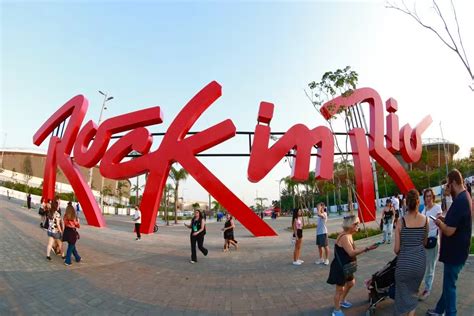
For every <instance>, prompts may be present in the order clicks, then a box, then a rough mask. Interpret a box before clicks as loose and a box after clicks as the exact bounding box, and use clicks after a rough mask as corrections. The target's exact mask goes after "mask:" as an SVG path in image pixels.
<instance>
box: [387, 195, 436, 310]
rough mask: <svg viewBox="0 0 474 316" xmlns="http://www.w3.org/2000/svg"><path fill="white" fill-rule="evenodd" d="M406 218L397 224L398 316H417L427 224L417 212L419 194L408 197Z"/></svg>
mask: <svg viewBox="0 0 474 316" xmlns="http://www.w3.org/2000/svg"><path fill="white" fill-rule="evenodd" d="M406 199H407V214H406V215H405V216H404V217H402V219H401V221H400V222H399V223H398V224H397V228H396V234H395V245H394V247H393V251H394V252H395V254H396V255H397V256H398V259H397V266H396V268H395V315H402V314H407V315H408V316H413V315H415V309H416V307H417V305H418V289H419V287H420V284H421V281H422V280H423V276H424V274H425V268H426V253H425V247H424V246H425V245H426V240H427V234H428V220H427V218H426V216H424V215H423V214H420V213H419V212H418V207H419V205H420V197H419V195H418V191H417V190H410V191H409V192H408V194H407V197H406Z"/></svg>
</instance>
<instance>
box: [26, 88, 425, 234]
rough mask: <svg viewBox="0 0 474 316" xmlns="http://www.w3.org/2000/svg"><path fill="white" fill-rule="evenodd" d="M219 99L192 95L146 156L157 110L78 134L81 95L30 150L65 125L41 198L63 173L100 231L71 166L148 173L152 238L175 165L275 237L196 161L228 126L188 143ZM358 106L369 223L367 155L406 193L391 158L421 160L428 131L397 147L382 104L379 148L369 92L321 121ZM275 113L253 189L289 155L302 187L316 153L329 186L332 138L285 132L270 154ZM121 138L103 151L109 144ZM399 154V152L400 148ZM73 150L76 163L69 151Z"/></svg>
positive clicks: (259, 147)
mask: <svg viewBox="0 0 474 316" xmlns="http://www.w3.org/2000/svg"><path fill="white" fill-rule="evenodd" d="M220 96H221V86H220V85H219V84H218V83H217V82H215V81H214V82H211V83H210V84H208V85H207V86H206V87H204V88H203V89H202V90H201V91H200V92H199V93H198V94H196V95H195V96H194V97H193V98H192V99H191V100H190V101H189V102H188V104H186V105H185V106H184V108H183V109H182V110H181V112H180V113H179V114H178V115H177V116H176V118H175V119H174V120H173V122H172V123H171V125H170V127H169V128H168V130H167V132H166V134H165V136H164V138H163V140H162V142H161V144H160V146H159V147H158V149H157V150H155V151H153V152H150V148H151V145H152V142H153V139H152V137H151V135H150V132H149V131H148V130H147V129H146V128H145V127H146V126H150V125H154V124H160V123H162V122H163V114H162V112H161V109H160V107H152V108H148V109H144V110H140V111H136V112H131V113H127V114H124V115H120V116H117V117H113V118H110V119H108V120H106V121H104V122H103V123H102V124H101V125H100V126H97V125H96V124H95V123H94V122H93V121H89V122H88V123H86V124H85V125H84V126H83V127H82V129H80V128H81V125H82V122H83V120H84V117H85V114H86V111H87V107H88V102H87V100H86V99H85V98H84V97H83V96H81V95H79V96H76V97H74V98H72V99H71V100H69V101H68V102H66V104H64V105H63V106H62V107H61V108H60V109H59V110H58V111H56V113H54V114H53V115H52V116H51V117H50V118H49V119H48V120H47V121H46V122H45V123H44V124H43V125H42V126H41V128H40V129H39V130H38V131H37V132H36V134H35V135H34V137H33V142H34V143H35V144H36V145H38V146H39V145H41V143H43V141H44V140H45V139H46V138H47V137H48V135H50V134H52V132H53V131H54V129H55V128H57V127H58V126H59V125H60V124H61V123H62V122H63V121H65V120H66V119H68V118H69V121H68V124H67V128H66V131H65V134H64V136H63V137H62V138H59V137H57V136H52V137H51V139H50V142H49V148H48V156H47V159H46V165H45V170H44V182H43V197H44V198H46V199H52V198H53V195H54V187H55V182H56V170H57V168H58V167H59V168H61V170H62V171H63V172H64V175H65V176H66V177H67V179H68V180H69V183H70V184H71V186H72V188H73V189H74V192H75V194H76V196H77V198H78V201H79V203H81V205H82V207H83V210H84V215H85V217H86V219H87V222H88V223H89V224H90V225H93V226H97V227H103V226H105V222H104V219H103V217H102V214H101V212H100V209H99V206H98V205H97V203H96V201H95V199H94V196H93V195H92V192H91V189H90V188H89V186H88V185H87V183H86V181H85V180H84V179H83V177H82V175H81V173H80V172H79V169H78V168H77V165H81V166H84V167H87V168H91V167H93V166H95V165H96V164H98V163H99V162H100V172H101V174H102V175H103V176H104V177H107V178H111V179H117V180H119V179H128V178H131V177H135V176H138V175H140V174H144V173H147V174H148V178H147V183H146V186H145V191H144V193H143V199H142V201H141V204H140V209H141V210H142V217H143V219H142V229H143V231H144V233H151V232H153V226H154V223H155V221H156V215H157V211H158V208H159V202H160V198H161V196H162V194H163V188H164V185H165V183H166V180H167V178H168V174H169V171H170V167H171V165H172V164H173V163H175V162H178V163H179V164H181V165H182V166H183V168H185V169H186V170H187V171H188V172H189V174H190V175H191V176H192V177H193V178H194V179H195V180H196V181H197V182H198V183H199V184H201V185H202V186H203V187H204V189H206V190H207V191H208V192H209V193H210V194H211V195H212V196H213V197H214V198H215V199H216V200H218V201H219V203H220V204H221V205H222V206H223V207H224V208H226V209H227V210H228V211H229V212H230V213H232V214H233V215H234V216H235V218H236V219H237V220H239V221H240V222H241V223H242V225H243V226H245V227H246V228H247V229H248V230H249V231H250V232H251V233H253V234H254V235H255V236H274V235H276V234H275V232H274V231H273V229H272V228H271V227H270V226H269V225H268V224H266V223H265V222H264V221H262V220H261V219H260V218H259V217H258V216H257V215H256V214H255V213H254V212H253V211H252V210H250V209H249V208H248V207H247V206H246V205H245V204H244V203H243V202H242V201H241V200H240V199H239V198H238V197H237V196H235V194H233V193H232V192H231V191H230V190H229V189H228V188H227V187H226V186H225V185H224V184H223V183H222V182H221V181H220V180H219V179H218V178H217V177H216V176H214V175H213V174H212V173H211V172H210V171H209V170H208V169H207V168H206V167H205V166H204V165H203V164H202V163H201V162H200V161H199V160H198V159H197V158H196V154H198V153H200V152H202V151H205V150H207V149H209V148H212V147H214V146H216V145H218V144H220V143H222V142H224V141H226V140H227V139H229V138H232V137H233V136H234V135H235V133H236V128H235V126H234V124H233V123H232V121H231V120H230V119H228V120H225V121H223V122H221V123H219V124H216V125H214V126H212V127H210V128H208V129H206V130H204V131H201V132H198V133H196V134H194V135H191V136H188V137H186V135H187V133H188V132H189V130H190V129H191V127H192V126H193V124H194V123H195V122H196V120H197V119H198V118H199V117H200V116H201V115H202V114H203V113H204V111H206V109H207V108H209V107H210V106H211V105H212V104H213V102H214V101H215V100H217V99H218V98H219V97H220ZM357 102H368V103H369V104H370V106H371V108H370V113H371V115H370V118H371V130H370V137H369V147H368V146H367V143H366V140H365V132H364V130H362V129H353V130H352V131H350V138H351V144H352V147H353V152H355V154H354V166H355V174H356V185H357V192H358V195H359V197H358V200H359V205H360V208H359V211H360V216H361V217H363V219H364V220H365V221H371V220H374V219H375V216H374V214H375V204H374V186H373V179H372V172H371V168H370V160H369V155H370V156H372V157H374V158H375V159H376V160H377V161H378V162H379V163H380V164H381V165H382V166H383V167H384V168H385V169H386V170H387V171H388V173H389V174H390V175H391V176H392V177H393V178H394V179H395V182H396V183H397V185H398V186H399V187H400V189H401V190H402V192H407V191H408V190H409V189H411V188H412V187H413V184H412V182H411V180H410V178H409V177H408V175H407V174H406V172H405V171H404V170H403V168H402V167H401V165H400V164H399V163H398V161H397V160H396V158H395V157H394V156H393V155H392V153H393V152H395V151H398V150H399V149H400V150H401V152H402V155H403V158H404V159H405V160H406V161H407V162H413V161H416V160H418V159H419V158H420V155H421V134H422V133H423V131H424V130H425V129H426V128H427V127H428V125H429V124H430V123H431V118H429V117H427V118H425V119H424V120H423V121H422V122H421V123H420V124H419V125H418V126H417V127H416V128H415V129H411V128H410V127H409V125H405V126H404V127H403V128H402V129H401V131H400V142H399V139H398V117H397V116H396V114H394V113H395V112H396V110H397V105H396V101H395V100H393V99H389V101H387V110H388V111H389V112H391V113H390V114H389V116H387V126H388V129H389V130H388V132H387V138H388V140H387V148H385V147H384V145H383V139H384V136H383V134H384V128H383V125H384V122H383V109H382V104H381V100H380V97H379V96H378V94H377V92H376V91H375V90H372V89H369V88H364V89H358V90H356V91H355V92H354V93H353V94H352V95H351V96H349V97H345V98H343V97H339V98H336V99H334V100H331V101H330V102H328V103H327V104H325V105H324V106H323V108H322V113H323V114H324V115H325V117H326V118H327V119H329V118H330V117H331V116H332V115H333V114H334V113H337V111H338V109H339V108H340V107H343V108H347V107H350V106H352V105H354V104H356V103H357ZM273 110H274V106H273V104H271V103H268V102H262V103H261V104H260V110H259V114H258V119H257V122H258V123H257V126H256V128H255V140H254V143H253V146H252V150H251V156H250V161H249V166H248V178H249V180H250V181H252V182H258V181H260V180H261V179H263V178H264V177H265V176H266V175H267V174H268V173H269V172H270V171H271V170H272V169H273V167H274V166H275V165H276V164H277V163H278V162H279V161H280V160H281V159H282V158H283V157H284V156H285V155H286V154H287V153H288V152H289V151H290V150H294V151H295V165H294V170H293V174H292V177H293V178H294V179H295V180H299V181H304V180H305V179H306V178H307V177H308V172H309V163H310V155H311V149H312V147H314V146H316V147H317V148H318V156H319V157H318V159H317V165H316V168H315V170H316V171H315V174H316V178H317V179H331V178H332V173H333V161H334V143H333V141H334V140H333V135H332V134H331V132H330V130H329V129H328V128H326V127H323V126H319V127H316V128H313V129H309V128H307V127H306V126H305V125H302V124H297V125H294V126H293V127H292V128H290V129H289V130H288V131H287V132H286V133H285V135H283V137H281V139H279V140H278V141H277V142H276V143H275V144H274V145H273V146H271V147H270V148H269V147H268V144H269V137H270V121H271V119H272V117H273ZM123 132H127V133H126V134H125V135H123V136H122V137H121V138H120V139H119V140H118V141H116V142H115V143H113V144H112V145H111V146H110V147H109V143H110V140H111V136H112V135H114V134H117V133H123ZM400 144H401V147H400V148H399V145H400ZM73 147H74V158H71V151H72V149H73ZM131 151H137V152H139V153H141V156H140V157H137V158H136V159H133V160H130V161H126V162H122V160H123V159H124V158H125V157H126V156H127V155H128V154H129V153H130V152H131Z"/></svg>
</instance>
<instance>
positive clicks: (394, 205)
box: [392, 197, 400, 211]
mask: <svg viewBox="0 0 474 316" xmlns="http://www.w3.org/2000/svg"><path fill="white" fill-rule="evenodd" d="M392 204H393V208H394V209H395V211H396V210H398V209H399V208H400V203H399V201H398V197H394V198H392Z"/></svg>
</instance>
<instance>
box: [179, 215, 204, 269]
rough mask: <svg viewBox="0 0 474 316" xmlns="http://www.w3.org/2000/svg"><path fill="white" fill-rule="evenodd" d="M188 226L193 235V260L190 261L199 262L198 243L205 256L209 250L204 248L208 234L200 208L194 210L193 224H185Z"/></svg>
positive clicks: (191, 237) (191, 238) (191, 236)
mask: <svg viewBox="0 0 474 316" xmlns="http://www.w3.org/2000/svg"><path fill="white" fill-rule="evenodd" d="M184 226H186V227H187V228H189V229H191V235H190V236H189V238H190V240H191V261H190V263H196V262H197V255H196V243H197V246H198V248H199V250H200V251H201V252H202V254H203V255H204V256H207V254H208V253H209V251H208V250H207V249H206V248H204V235H206V221H205V220H204V218H203V217H202V213H201V211H200V210H195V211H194V217H193V218H192V220H191V224H190V225H187V224H186V223H185V224H184Z"/></svg>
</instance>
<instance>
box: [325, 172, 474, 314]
mask: <svg viewBox="0 0 474 316" xmlns="http://www.w3.org/2000/svg"><path fill="white" fill-rule="evenodd" d="M421 197H422V198H421V199H420V194H419V192H418V191H417V190H411V191H409V192H408V194H407V195H406V197H405V196H403V197H402V198H401V200H402V201H401V203H400V201H398V198H397V197H394V198H392V199H389V200H387V201H386V206H385V208H384V210H383V211H382V219H381V223H380V226H381V228H383V233H384V234H383V236H384V237H383V241H382V242H381V243H380V244H382V243H387V244H389V243H390V242H391V241H392V236H393V241H394V248H393V251H394V253H395V255H396V267H395V278H394V290H395V295H394V300H395V309H394V310H395V315H409V316H411V315H415V311H416V308H417V305H418V303H419V301H422V300H425V299H426V298H427V297H428V296H429V295H430V293H431V290H432V286H433V280H434V275H435V274H434V272H435V268H436V263H437V261H438V257H439V261H440V262H442V263H443V265H444V266H443V268H444V270H443V285H442V294H441V297H440V298H439V300H438V302H437V304H436V307H435V308H434V309H429V310H428V311H427V312H426V315H430V316H438V315H446V316H452V315H456V314H457V309H456V305H457V302H456V299H457V293H456V283H457V279H458V276H459V273H460V272H461V270H462V269H463V267H464V264H465V263H466V260H467V258H468V255H469V250H470V243H471V235H472V200H471V192H470V186H469V185H467V184H466V183H465V182H464V181H463V177H462V175H461V173H460V172H459V171H458V170H453V171H451V172H450V173H449V174H448V177H447V180H446V183H445V184H444V188H443V191H442V205H438V204H436V203H435V197H436V196H435V193H434V191H433V189H431V188H428V189H425V190H423V192H422V194H421ZM394 199H395V200H397V202H399V203H398V204H396V205H394V204H395V201H394ZM420 205H422V207H420ZM358 225H359V220H358V218H357V216H355V215H351V216H346V217H344V220H343V232H342V233H341V234H339V236H338V238H337V240H336V243H335V245H334V259H333V261H332V263H331V268H330V272H329V277H328V280H327V283H329V284H332V285H336V292H335V295H334V310H333V313H332V315H334V316H340V315H344V313H343V312H342V310H341V307H342V308H350V307H351V306H352V304H351V303H350V302H348V301H347V300H346V297H347V294H348V292H349V290H350V289H351V288H352V287H353V286H354V282H355V281H354V280H355V278H354V273H355V272H356V270H357V263H356V262H357V260H356V258H357V256H359V255H360V254H362V253H364V252H368V251H370V250H374V249H376V248H377V246H378V243H375V244H374V245H372V246H369V247H366V248H365V249H357V248H356V246H355V244H354V242H353V239H352V235H353V234H354V233H355V232H356V231H357V230H358ZM393 229H394V230H395V231H394V232H393ZM422 283H423V285H422ZM421 286H422V287H423V290H421V291H420V287H421Z"/></svg>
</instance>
